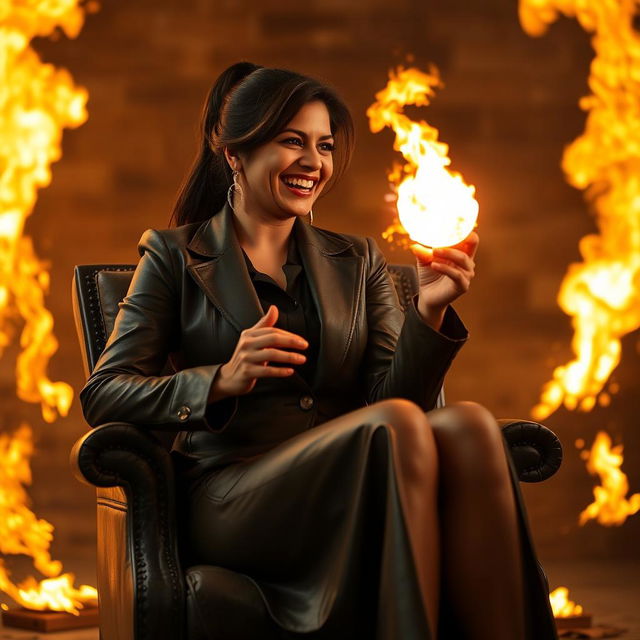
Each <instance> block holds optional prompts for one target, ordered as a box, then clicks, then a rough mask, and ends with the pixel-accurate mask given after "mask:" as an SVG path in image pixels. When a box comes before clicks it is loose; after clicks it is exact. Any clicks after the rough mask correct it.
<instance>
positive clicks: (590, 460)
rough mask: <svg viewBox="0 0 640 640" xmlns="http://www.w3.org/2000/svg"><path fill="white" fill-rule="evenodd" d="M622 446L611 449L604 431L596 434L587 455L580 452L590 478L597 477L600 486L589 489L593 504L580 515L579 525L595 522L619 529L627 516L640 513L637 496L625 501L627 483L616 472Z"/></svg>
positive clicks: (619, 464) (638, 497)
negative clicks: (591, 492) (589, 521)
mask: <svg viewBox="0 0 640 640" xmlns="http://www.w3.org/2000/svg"><path fill="white" fill-rule="evenodd" d="M622 450H623V446H622V445H621V444H619V445H616V446H615V447H612V446H611V438H610V437H609V435H608V434H607V433H606V432H605V431H598V434H597V436H596V439H595V441H594V443H593V445H592V447H591V450H590V451H586V450H583V451H582V454H581V455H582V457H583V458H584V459H585V460H586V461H587V469H588V471H589V473H590V474H592V475H598V476H600V482H601V483H602V485H601V486H596V487H594V488H593V495H594V498H595V500H594V501H593V502H592V503H591V504H590V505H589V506H588V507H587V508H586V509H585V510H584V511H583V512H582V513H581V514H580V525H584V524H585V523H586V522H587V521H588V520H597V521H598V522H599V523H600V524H602V525H605V526H609V527H611V526H614V525H621V524H623V523H624V521H625V520H626V519H627V517H628V516H631V515H633V514H634V513H637V512H638V511H640V493H634V494H633V495H632V496H631V497H629V498H627V497H626V496H627V494H628V493H629V481H628V480H627V476H626V475H625V474H624V472H623V471H622V470H621V469H620V467H621V466H622V462H623V455H622Z"/></svg>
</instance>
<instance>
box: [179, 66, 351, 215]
mask: <svg viewBox="0 0 640 640" xmlns="http://www.w3.org/2000/svg"><path fill="white" fill-rule="evenodd" d="M313 100H321V101H322V102H324V104H325V105H326V107H327V110H328V111H329V119H330V122H331V132H332V133H333V135H334V137H335V141H336V145H335V146H336V154H335V155H334V166H335V167H336V168H337V170H334V177H333V178H332V179H331V182H332V183H333V182H335V180H336V179H337V178H338V177H339V176H340V175H341V174H342V173H343V172H344V170H345V169H346V167H347V165H348V163H349V159H350V157H351V152H352V148H353V138H354V130H353V121H352V119H351V114H350V113H349V109H348V108H347V107H346V105H345V104H344V102H343V101H342V100H341V98H340V97H339V96H338V95H337V93H336V92H335V91H334V90H333V89H331V88H329V87H327V86H325V85H323V84H321V83H320V82H318V81H317V80H313V79H312V78H308V77H307V76H303V75H300V74H299V73H295V72H293V71H287V70H284V69H270V68H267V67H261V66H259V65H256V64H252V63H250V62H239V63H237V64H234V65H232V66H231V67H229V68H228V69H226V70H225V71H224V72H223V73H222V74H221V75H220V77H219V78H218V79H217V80H216V82H215V83H214V85H213V87H211V89H210V91H209V94H208V95H207V99H206V101H205V105H204V108H203V111H202V117H201V121H200V148H199V150H198V152H197V154H196V158H195V160H194V162H193V165H192V166H191V169H190V170H189V173H188V175H187V177H186V179H185V181H184V183H183V184H182V186H181V187H180V190H179V192H178V196H177V199H176V203H175V206H174V208H173V212H172V215H171V219H172V221H173V222H174V223H175V224H176V225H178V226H179V225H183V224H188V223H190V222H200V221H203V220H206V219H207V218H210V217H211V216H212V215H215V214H216V213H217V212H218V211H219V210H220V209H221V208H222V207H223V205H224V203H225V202H226V199H227V190H228V189H229V186H230V185H231V181H232V175H231V168H230V167H229V165H228V163H227V161H226V159H225V157H224V149H225V147H227V148H228V149H229V150H230V151H233V152H235V153H238V152H246V151H250V150H252V149H255V148H256V147H258V146H260V145H262V144H265V143H267V142H269V141H270V140H272V139H273V138H274V137H275V136H277V135H278V133H280V131H282V129H284V128H285V126H286V124H287V123H288V122H289V121H290V120H291V119H292V118H293V117H294V116H295V114H296V113H297V112H298V111H299V110H300V109H301V108H302V107H303V106H304V105H305V104H306V103H307V102H311V101H313ZM336 160H337V162H336Z"/></svg>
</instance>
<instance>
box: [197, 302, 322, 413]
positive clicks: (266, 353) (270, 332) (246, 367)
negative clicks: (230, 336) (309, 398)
mask: <svg viewBox="0 0 640 640" xmlns="http://www.w3.org/2000/svg"><path fill="white" fill-rule="evenodd" d="M277 321H278V307H276V306H275V305H271V306H270V307H269V309H268V310H267V313H265V314H264V315H263V316H262V318H260V320H258V322H256V323H255V324H254V325H253V327H250V328H249V329H245V330H244V331H242V332H241V333H240V339H239V340H238V344H236V348H235V351H234V352H233V355H232V356H231V360H229V362H227V363H226V364H224V365H222V366H221V367H220V368H219V369H218V373H217V375H216V377H215V378H214V380H213V383H212V385H211V392H210V393H209V402H215V401H216V400H221V399H222V398H224V397H227V396H239V395H243V394H245V393H249V392H250V391H251V389H253V387H254V386H255V384H256V382H257V381H258V378H284V377H287V376H290V375H291V374H292V373H293V371H294V370H293V368H291V367H272V366H269V363H270V362H285V363H288V364H303V363H304V362H305V361H306V357H305V356H304V355H303V354H301V353H296V352H293V351H285V350H284V349H282V348H279V347H285V348H289V349H306V348H307V347H308V346H309V345H308V343H307V341H306V340H305V339H304V338H302V337H301V336H299V335H297V334H295V333H291V332H290V331H284V330H283V329H277V328H276V327H274V325H275V323H276V322H277Z"/></svg>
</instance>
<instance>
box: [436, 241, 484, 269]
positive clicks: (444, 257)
mask: <svg viewBox="0 0 640 640" xmlns="http://www.w3.org/2000/svg"><path fill="white" fill-rule="evenodd" d="M433 262H444V263H445V264H453V265H458V266H459V267H461V268H462V269H465V270H467V271H469V272H472V271H473V269H474V262H473V259H472V258H471V257H470V256H469V255H467V254H466V253H465V252H464V251H461V250H460V249H454V248H453V247H444V248H442V249H434V251H433Z"/></svg>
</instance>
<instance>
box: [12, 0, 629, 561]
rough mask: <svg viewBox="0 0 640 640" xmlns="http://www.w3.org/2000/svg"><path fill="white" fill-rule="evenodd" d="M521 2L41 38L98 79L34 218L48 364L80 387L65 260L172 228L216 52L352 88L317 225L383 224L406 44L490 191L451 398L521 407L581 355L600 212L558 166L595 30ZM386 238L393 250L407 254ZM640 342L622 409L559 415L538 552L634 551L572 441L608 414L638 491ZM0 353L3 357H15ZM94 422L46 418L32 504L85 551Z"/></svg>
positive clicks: (127, 257) (436, 108)
mask: <svg viewBox="0 0 640 640" xmlns="http://www.w3.org/2000/svg"><path fill="white" fill-rule="evenodd" d="M516 4H517V3H516V2H515V0H513V1H509V2H507V1H506V0H485V2H482V3H478V2H472V1H471V0H453V1H452V0H449V1H446V2H445V1H444V0H437V1H432V2H430V3H424V2H418V0H399V1H397V2H394V3H389V2H382V1H380V0H369V1H367V2H365V1H364V0H353V1H352V2H350V3H348V4H347V5H345V3H343V2H342V1H340V2H339V1H338V0H324V1H323V2H319V1H311V2H307V3H305V5H304V6H301V5H300V4H299V3H293V2H286V1H285V2H283V1H282V0H279V1H278V2H274V1H272V0H264V1H263V2H260V3H258V2H249V1H248V0H220V1H218V2H215V3H214V2H210V1H205V0H182V1H181V2H178V1H177V0H173V1H171V0H161V1H160V2H158V1H154V2H151V1H149V0H138V1H137V2H130V3H116V2H105V3H104V6H103V8H102V10H101V11H100V12H99V13H97V14H95V15H92V16H90V17H89V18H88V20H87V23H86V26H85V28H84V30H83V31H82V32H81V34H80V36H79V38H78V39H77V40H75V41H68V40H66V39H65V38H61V39H59V40H58V41H57V42H51V41H45V40H40V41H38V42H37V45H36V46H37V49H38V50H39V51H40V52H41V54H42V55H43V57H44V59H45V60H47V61H50V62H53V63H55V64H57V65H62V66H65V67H67V68H68V69H69V70H70V71H71V73H72V74H73V76H74V78H75V80H76V82H78V83H79V84H81V85H84V86H86V87H87V88H88V90H89V93H90V101H89V105H88V108H89V113H90V118H89V120H88V122H87V123H86V124H85V125H83V126H82V127H81V128H79V129H77V130H74V131H68V132H66V133H65V134H64V143H63V146H64V156H63V159H62V160H61V161H60V162H58V163H57V164H56V165H55V166H54V168H53V176H54V179H53V184H52V185H51V186H50V187H49V188H48V189H46V190H44V191H43V192H41V194H40V198H39V202H38V205H37V207H36V211H35V213H34V215H33V216H32V218H31V219H30V220H29V223H28V232H29V233H31V234H32V235H33V236H34V239H35V243H36V246H37V248H38V251H39V254H40V256H41V257H43V258H47V259H49V260H51V261H52V264H53V269H52V285H51V294H50V296H49V298H48V305H49V308H50V309H51V310H52V312H53V313H54V316H55V319H56V333H57V335H58V337H59V339H60V343H61V345H60V350H59V352H58V354H57V355H56V356H55V358H54V359H53V361H52V364H51V374H52V376H53V377H54V378H55V379H64V380H67V381H69V382H70V383H71V384H72V385H73V386H74V388H75V389H76V391H79V389H80V388H81V386H82V384H83V374H82V367H81V364H80V353H79V350H78V347H77V341H76V337H75V329H74V325H73V318H72V314H71V307H70V295H69V290H70V280H71V273H72V268H73V265H74V264H80V263H90V262H134V261H136V259H137V254H136V243H137V240H138V238H139V237H140V235H141V233H142V232H143V231H144V230H145V229H146V228H148V227H164V226H166V225H167V222H168V216H169V212H170V208H171V205H172V201H173V196H174V194H175V191H176V189H177V187H178V185H179V184H180V182H181V179H182V177H183V175H184V172H185V170H186V168H187V167H188V165H189V163H190V161H191V157H192V154H193V152H194V149H195V146H194V140H195V130H196V123H197V118H198V114H199V111H200V107H201V102H202V100H203V98H204V96H205V93H206V91H207V89H208V87H209V85H210V83H211V82H212V80H213V79H214V78H215V77H216V76H217V74H218V73H219V72H220V71H221V70H222V69H223V68H225V67H226V66H227V65H228V64H230V63H232V62H234V61H237V60H239V59H247V60H252V61H255V62H259V63H261V64H264V65H271V66H285V67H290V68H293V69H296V70H301V71H303V72H306V73H308V74H309V75H315V76H317V77H319V78H322V79H324V80H327V81H329V82H330V83H332V84H334V85H335V86H336V87H337V88H338V89H339V90H340V92H341V93H342V94H343V95H344V97H345V98H346V100H347V102H348V103H349V105H350V106H351V107H352V110H353V114H354V117H355V119H356V123H357V134H358V139H359V140H358V147H357V151H356V154H355V157H354V162H353V166H352V169H351V171H350V173H349V174H348V175H347V176H346V177H345V178H344V180H343V182H342V183H341V184H340V185H339V186H338V187H337V188H336V189H335V190H334V192H333V193H331V194H330V195H329V196H327V197H326V198H325V199H323V200H322V201H321V202H320V203H318V205H317V206H316V208H315V210H314V213H315V219H316V223H317V224H318V225H319V226H326V227H328V228H331V229H335V230H338V231H344V232H349V233H360V234H367V235H373V236H376V237H378V238H379V236H380V232H381V231H382V230H383V229H384V228H385V226H386V225H387V224H388V222H389V220H388V214H387V213H386V212H385V206H384V200H383V198H384V194H385V193H386V191H387V185H386V178H385V176H386V169H387V168H388V167H389V166H390V164H391V163H392V161H393V160H394V159H396V154H395V153H394V152H393V151H392V148H391V144H392V134H391V133H390V132H388V131H385V132H383V133H381V134H378V135H376V136H374V135H372V134H370V133H369V131H368V126H367V121H366V117H365V110H366V107H367V106H368V105H369V104H370V103H371V102H372V100H373V95H374V93H375V92H376V91H378V90H379V89H381V88H382V87H383V86H384V84H385V82H386V73H387V69H388V68H389V67H390V66H392V65H394V64H397V63H399V62H401V61H402V60H403V59H404V56H405V55H406V54H407V53H413V54H414V55H415V57H416V63H417V64H418V65H419V66H422V67H425V66H426V65H427V64H428V63H429V62H434V63H435V64H437V65H438V66H439V68H440V70H441V72H442V75H443V79H444V82H445V84H446V88H445V89H444V90H443V91H441V92H440V94H439V95H438V97H437V99H436V101H435V104H434V105H433V106H432V107H431V108H429V110H428V111H427V112H426V113H425V117H426V118H427V119H428V120H429V121H430V122H432V123H433V124H435V125H436V126H437V127H439V128H440V129H441V137H442V139H443V140H444V141H446V142H448V143H449V144H450V145H451V156H452V159H453V168H455V169H457V170H459V171H461V172H462V173H463V174H464V176H465V177H466V179H467V180H468V181H469V182H470V183H472V184H475V185H476V187H477V196H478V199H479V202H480V205H481V213H480V226H479V233H480V236H481V240H482V244H481V247H480V250H479V254H478V259H477V262H478V274H477V278H476V280H475V282H474V284H473V288H472V291H471V292H470V293H469V294H468V295H467V296H466V297H465V298H464V299H463V300H462V301H461V302H460V303H459V304H458V305H457V307H458V309H459V311H460V313H461V315H462V316H463V318H464V320H465V322H466V323H467V324H468V326H469V328H470V331H471V340H470V342H469V343H468V344H467V345H466V346H465V348H464V349H463V351H462V352H461V353H460V355H459V357H458V359H457V361H456V362H455V363H454V366H453V368H452V371H451V374H450V376H449V379H448V381H447V392H448V399H449V400H450V401H455V400H461V399H472V400H476V401H479V402H482V403H483V404H485V405H486V406H488V407H489V408H490V409H491V410H492V411H494V413H495V414H496V415H498V416H500V417H512V416H519V417H527V416H528V412H529V409H530V408H531V406H533V404H535V402H536V400H537V395H538V391H539V389H540V387H541V385H542V384H543V383H544V382H545V381H546V380H547V378H548V376H549V375H550V372H551V370H552V367H553V365H554V364H559V363H561V362H563V361H564V360H565V359H566V358H567V357H568V356H569V355H570V351H569V341H570V338H571V329H570V326H569V322H568V320H567V318H566V317H565V316H564V315H563V314H562V312H561V311H560V310H559V308H558V307H557V305H556V303H555V295H556V292H557V289H558V286H559V284H560V281H561V278H562V275H563V274H564V271H565V269H566V267H567V265H568V264H569V263H570V262H571V261H575V260H577V259H579V256H578V252H577V242H578V240H579V238H580V237H581V236H582V235H584V234H585V233H588V232H590V231H593V230H594V228H595V226H594V222H593V220H592V218H591V217H590V216H589V214H588V213H587V209H586V206H585V205H584V204H583V202H582V198H581V195H580V194H579V193H578V192H577V191H575V190H573V189H572V188H570V187H569V186H567V185H566V184H565V182H564V180H563V178H562V175H561V171H560V168H559V160H560V156H561V153H562V149H563V147H564V146H565V145H566V144H568V143H569V142H570V141H571V140H572V139H573V138H574V137H575V136H576V135H577V134H578V133H579V132H580V131H581V130H582V127H583V121H584V116H583V114H582V113H581V112H580V111H579V110H578V108H577V106H576V104H577V100H578V98H579V97H580V96H581V95H583V94H584V93H585V92H586V90H587V87H586V77H587V70H588V64H589V61H590V59H591V51H590V47H589V44H588V39H587V36H586V35H585V34H584V33H583V32H582V31H581V30H580V29H579V28H578V27H577V26H576V24H575V23H574V22H571V21H567V20H564V21H561V22H560V23H559V24H557V25H555V26H554V27H553V28H552V29H551V32H550V33H549V34H548V35H547V36H546V37H544V38H542V39H537V40H534V39H532V38H529V37H528V36H526V35H525V34H524V32H523V31H522V30H521V28H520V27H519V24H518V21H517V12H516V8H517V7H516ZM379 242H380V244H381V245H382V244H383V243H384V241H383V240H382V239H380V240H379ZM384 250H385V253H386V255H387V257H388V259H389V260H390V261H391V262H409V261H410V256H409V255H408V254H406V253H403V252H400V251H397V250H395V251H394V250H391V248H390V247H388V246H385V247H384ZM635 339H636V338H635V337H633V336H632V337H630V338H628V339H627V340H626V341H625V359H624V362H623V365H622V367H621V368H620V371H619V372H618V373H617V374H616V377H617V378H618V379H619V381H620V382H621V384H622V391H621V393H620V394H619V395H618V396H617V397H616V398H615V400H614V403H613V405H612V407H611V408H610V409H608V410H607V411H604V410H597V411H595V412H594V413H592V414H589V415H584V414H575V413H568V412H566V411H559V412H557V414H555V415H553V416H552V417H551V418H549V420H548V421H547V422H548V424H549V425H550V426H551V427H552V428H554V429H555V430H556V432H557V433H558V434H559V435H560V436H561V437H562V439H563V442H564V445H565V452H566V462H565V466H564V468H563V469H562V470H561V472H560V473H559V474H558V475H557V476H556V477H555V478H554V479H553V480H551V481H550V482H547V483H545V484H544V485H541V486H534V487H527V488H526V490H525V494H526V497H527V502H528V506H529V510H530V514H531V517H532V520H533V528H534V532H535V536H536V539H537V541H538V545H539V548H540V554H541V556H542V558H543V559H544V558H545V557H552V556H555V555H562V554H564V555H569V556H580V555H583V554H587V553H599V554H603V555H606V554H609V553H630V552H631V539H632V537H633V536H636V537H637V534H638V528H639V526H640V525H639V524H638V523H639V522H640V518H639V517H637V518H636V519H635V520H634V519H631V520H630V521H629V522H628V523H627V525H626V526H625V527H624V528H621V529H604V528H602V527H598V526H595V525H593V524H590V525H588V526H587V527H586V528H582V529H579V528H578V527H577V525H576V521H577V516H578V513H579V511H580V510H581V509H582V508H583V507H584V506H586V504H588V502H590V498H591V493H590V487H591V480H590V478H589V477H588V475H587V474H586V471H585V470H584V465H583V463H582V462H581V461H580V460H579V458H578V455H577V451H576V449H575V447H574V445H573V442H574V440H575V438H577V437H579V436H582V437H585V438H586V440H587V442H589V443H590V442H591V441H592V439H593V436H594V435H595V432H596V430H597V429H599V428H602V427H609V428H610V429H611V431H612V432H613V433H614V434H616V435H618V436H621V437H622V438H623V440H624V442H625V443H626V450H627V456H628V462H627V463H626V464H625V469H626V470H627V472H628V473H629V475H630V480H631V486H632V488H635V489H636V490H638V489H639V488H640V472H638V468H640V467H639V465H638V462H639V461H640V460H639V458H640V437H639V435H638V429H637V427H636V425H635V420H634V418H635V412H636V411H637V409H638V401H637V394H636V393H635V392H636V391H637V387H638V382H637V377H636V376H635V375H634V372H635V370H636V368H637V353H636V352H635ZM0 364H1V366H2V367H4V368H5V369H7V371H9V369H8V368H10V366H11V365H10V361H9V359H8V356H6V357H5V359H4V360H3V361H2V363H0ZM9 377H10V376H8V375H5V374H3V380H7V379H8V378H9ZM5 386H6V385H5ZM7 389H8V391H7V393H9V392H10V391H11V390H10V386H9V387H7ZM16 410H17V411H22V412H26V411H28V410H29V409H25V408H17V409H16ZM84 430H85V425H84V423H83V420H82V416H81V412H80V409H79V404H78V402H77V400H76V401H75V403H74V406H73V409H72V411H71V415H70V417H69V418H67V419H65V420H60V421H58V422H57V423H55V424H54V425H51V426H45V425H43V424H40V423H38V422H36V431H37V434H38V440H39V453H38V455H37V457H36V459H35V461H34V465H33V466H34V474H35V485H34V487H33V490H32V496H33V498H34V502H35V507H36V510H37V511H38V512H39V513H41V514H42V515H44V516H49V517H51V518H52V519H53V520H54V522H55V523H56V524H57V525H58V538H57V543H56V544H57V545H58V548H59V549H60V553H61V554H62V555H63V556H64V555H65V554H69V555H71V553H72V548H73V551H74V552H75V550H77V549H80V548H89V547H90V545H91V544H92V540H93V536H94V524H93V496H92V493H91V491H90V490H89V489H88V488H84V487H82V486H81V485H79V484H78V483H77V482H76V481H75V480H74V479H73V478H71V476H70V474H69V472H68V465H67V456H68V450H69V449H70V447H71V446H72V443H73V442H74V440H75V439H76V438H77V437H78V436H79V435H80V434H81V433H83V431H84ZM52 478H55V483H52V482H51V479H52Z"/></svg>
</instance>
